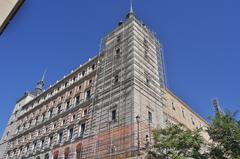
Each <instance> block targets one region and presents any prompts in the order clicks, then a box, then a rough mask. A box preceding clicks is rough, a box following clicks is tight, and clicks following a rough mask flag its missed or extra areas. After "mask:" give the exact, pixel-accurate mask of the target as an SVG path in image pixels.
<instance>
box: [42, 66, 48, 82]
mask: <svg viewBox="0 0 240 159" xmlns="http://www.w3.org/2000/svg"><path fill="white" fill-rule="evenodd" d="M46 73H47V69H45V71H44V73H43V76H42V79H41V81H44V79H45V76H46Z"/></svg>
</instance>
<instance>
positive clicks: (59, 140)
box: [58, 132, 63, 143]
mask: <svg viewBox="0 0 240 159" xmlns="http://www.w3.org/2000/svg"><path fill="white" fill-rule="evenodd" d="M62 138H63V133H62V132H61V133H59V134H58V143H61V142H62Z"/></svg>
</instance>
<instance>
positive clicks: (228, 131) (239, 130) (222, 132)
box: [207, 111, 240, 159]
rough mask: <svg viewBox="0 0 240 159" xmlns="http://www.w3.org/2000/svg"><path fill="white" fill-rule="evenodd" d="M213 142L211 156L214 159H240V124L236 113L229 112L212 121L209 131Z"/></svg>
mask: <svg viewBox="0 0 240 159" xmlns="http://www.w3.org/2000/svg"><path fill="white" fill-rule="evenodd" d="M207 132H208V134H209V136H210V139H211V140H212V141H213V144H212V145H211V150H210V156H211V158H213V159H215V158H216V159H225V158H231V159H240V122H239V121H237V119H236V113H231V112H229V111H228V112H227V113H226V115H218V116H216V117H215V119H213V120H212V124H211V125H210V126H209V128H208V130H207Z"/></svg>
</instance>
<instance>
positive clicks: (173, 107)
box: [172, 102, 176, 110]
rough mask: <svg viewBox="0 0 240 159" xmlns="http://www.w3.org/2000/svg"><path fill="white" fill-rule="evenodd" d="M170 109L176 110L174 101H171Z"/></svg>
mask: <svg viewBox="0 0 240 159" xmlns="http://www.w3.org/2000/svg"><path fill="white" fill-rule="evenodd" d="M172 109H173V110H176V108H175V106H174V102H172Z"/></svg>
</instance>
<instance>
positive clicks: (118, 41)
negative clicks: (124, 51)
mask: <svg viewBox="0 0 240 159" xmlns="http://www.w3.org/2000/svg"><path fill="white" fill-rule="evenodd" d="M121 40H122V37H121V35H119V36H118V37H117V43H120V42H121Z"/></svg>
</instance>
